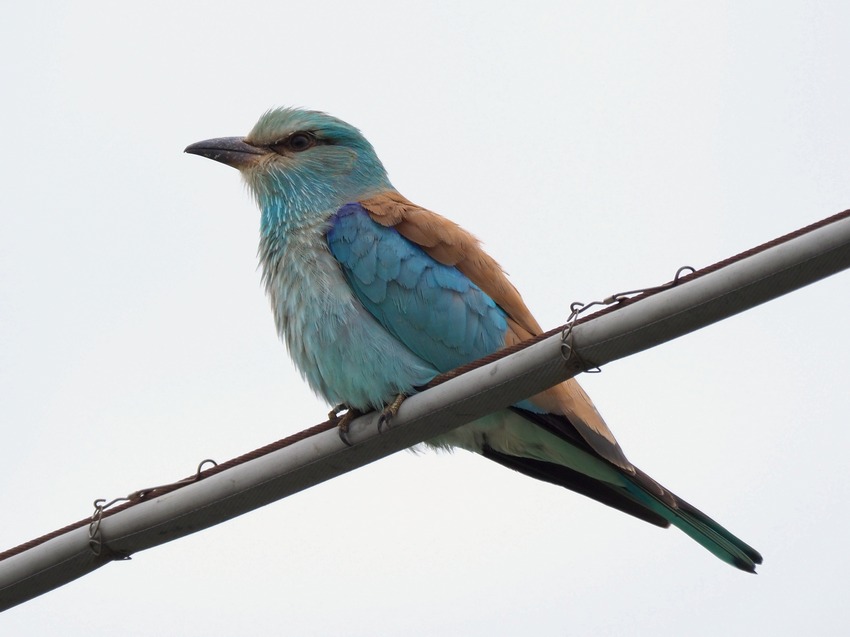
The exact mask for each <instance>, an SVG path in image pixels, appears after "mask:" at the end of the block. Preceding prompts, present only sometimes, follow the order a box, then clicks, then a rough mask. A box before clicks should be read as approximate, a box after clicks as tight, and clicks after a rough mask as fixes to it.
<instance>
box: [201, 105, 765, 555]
mask: <svg viewBox="0 0 850 637" xmlns="http://www.w3.org/2000/svg"><path fill="white" fill-rule="evenodd" d="M186 152H188V153H192V154H196V155H201V156H203V157H208V158H210V159H213V160H215V161H219V162H222V163H224V164H227V165H229V166H232V167H234V168H237V169H239V171H240V172H241V173H242V176H243V178H244V180H245V182H246V183H247V184H248V186H249V188H250V190H251V192H252V193H253V194H254V196H255V197H256V200H257V204H258V205H259V208H260V210H261V222H260V233H261V237H260V250H259V254H260V261H261V264H262V269H263V281H264V284H265V287H266V291H267V292H268V295H269V297H270V299H271V305H272V310H273V312H274V317H275V322H276V325H277V329H278V332H279V333H280V336H281V337H282V339H283V340H284V341H285V343H286V345H287V348H288V350H289V354H290V356H291V357H292V359H293V360H294V362H295V365H296V366H297V367H298V369H299V370H300V372H301V374H302V375H303V376H304V378H305V379H306V380H307V382H308V383H309V385H310V387H312V388H313V390H314V391H316V392H317V393H318V394H320V395H321V396H323V397H324V398H325V399H326V400H327V401H328V402H329V403H331V404H342V405H345V406H347V407H349V408H351V409H353V410H357V411H360V412H367V411H371V410H372V409H382V408H384V407H385V406H386V405H388V404H390V405H392V406H394V407H396V408H397V406H398V404H400V403H399V401H398V400H397V397H399V396H404V395H409V394H411V393H413V392H414V391H415V389H414V388H416V387H420V386H422V385H425V384H426V383H427V382H428V381H430V380H431V379H432V378H434V377H435V376H436V375H437V374H439V373H442V372H446V371H449V370H451V369H453V368H455V367H458V366H460V365H462V364H464V363H468V362H470V361H472V360H475V359H477V358H480V357H482V356H485V355H487V354H490V353H492V352H494V351H496V350H498V349H500V348H502V347H505V346H509V345H513V344H514V343H518V342H520V341H522V340H525V339H527V338H530V337H532V336H534V335H537V334H540V333H541V332H542V330H541V327H540V325H539V324H538V323H537V321H536V320H535V319H534V317H533V316H532V315H531V312H530V311H529V310H528V308H527V307H526V305H525V303H524V302H523V300H522V298H521V297H520V295H519V293H518V292H517V290H516V288H514V287H513V285H511V283H510V282H509V281H508V279H507V277H506V276H505V274H504V272H503V271H502V269H501V267H500V266H499V265H498V264H497V263H496V262H495V261H494V260H493V258H492V257H490V256H489V255H488V254H487V253H486V252H484V250H483V249H482V248H481V246H480V244H479V242H478V240H477V239H476V238H475V237H473V236H472V235H471V234H470V233H468V232H466V231H465V230H463V229H462V228H460V227H459V226H457V225H456V224H454V223H452V222H451V221H449V220H448V219H446V218H444V217H441V216H440V215H438V214H436V213H434V212H431V211H429V210H426V209H424V208H421V207H419V206H417V205H416V204H413V203H411V202H410V201H408V200H407V199H405V198H404V197H403V196H402V195H400V194H399V193H398V192H397V191H396V190H395V189H394V188H393V186H392V184H391V183H390V181H389V179H388V178H387V173H386V171H385V170H384V167H383V165H382V164H381V162H380V160H379V159H378V156H377V155H376V153H375V151H374V149H373V148H372V145H371V144H370V143H369V142H368V141H367V140H366V139H365V138H364V137H363V135H362V134H361V133H360V131H358V130H357V129H356V128H354V127H353V126H351V125H349V124H347V123H345V122H343V121H341V120H339V119H336V118H334V117H331V116H329V115H326V114H324V113H320V112H315V111H307V110H300V109H290V108H279V109H275V110H271V111H268V112H267V113H265V114H264V115H263V116H262V117H261V118H260V120H259V121H258V122H257V124H256V125H255V126H254V128H253V130H251V132H250V133H248V135H247V137H244V138H242V137H226V138H220V139H211V140H207V141H203V142H198V143H196V144H192V145H191V146H189V147H188V148H186ZM387 413H389V412H387ZM427 444H429V445H431V446H432V447H435V448H457V447H459V448H462V449H467V450H469V451H473V452H476V453H479V454H481V455H483V456H484V457H486V458H489V459H491V460H494V461H495V462H498V463H500V464H502V465H504V466H506V467H510V468H511V469H515V470H517V471H520V472H522V473H525V474H527V475H529V476H532V477H534V478H538V479H540V480H545V481H547V482H551V483H554V484H557V485H560V486H563V487H566V488H568V489H571V490H573V491H576V492H578V493H581V494H583V495H585V496H588V497H590V498H593V499H595V500H598V501H599V502H602V503H603V504H606V505H608V506H611V507H614V508H616V509H618V510H620V511H623V512H625V513H628V514H629V515H632V516H635V517H637V518H639V519H641V520H644V521H646V522H649V523H651V524H655V525H657V526H661V527H667V526H669V525H670V524H673V525H674V526H676V527H678V528H679V529H681V530H682V531H684V532H685V533H686V534H688V535H689V536H690V537H692V538H693V539H694V540H696V541H697V542H698V543H699V544H701V545H702V546H704V547H705V548H706V549H708V550H709V551H711V552H712V553H713V554H714V555H716V556H717V557H719V558H720V559H722V560H724V561H725V562H728V563H729V564H732V565H734V566H736V567H737V568H739V569H742V570H745V571H750V572H755V566H756V564H760V563H761V561H762V558H761V555H759V553H758V552H757V551H756V550H755V549H753V548H751V547H750V546H748V545H747V544H745V543H744V542H742V541H741V540H739V539H738V538H737V537H735V536H734V535H732V534H731V533H730V532H729V531H727V530H726V529H724V528H723V527H722V526H720V525H719V524H718V523H717V522H715V521H714V520H712V519H711V518H709V517H708V516H706V515H705V514H704V513H702V512H701V511H699V510H698V509H696V508H695V507H693V506H691V505H690V504H688V503H687V502H685V501H684V500H682V499H681V498H679V497H677V496H676V495H674V494H673V493H671V492H670V491H668V490H667V489H665V488H664V487H662V486H661V485H660V484H658V483H657V482H655V481H654V480H653V479H652V478H650V477H649V476H648V475H647V474H645V473H643V472H642V471H641V470H640V469H638V468H637V467H635V466H634V465H633V464H632V463H631V462H629V461H628V460H627V459H626V456H625V455H624V454H623V451H622V449H621V448H620V445H619V444H618V443H617V441H616V439H615V438H614V436H613V434H612V433H611V431H610V430H609V429H608V426H607V425H606V424H605V421H604V420H603V419H602V417H601V416H600V415H599V412H598V411H597V410H596V407H595V406H594V405H593V403H592V402H591V400H590V398H589V397H588V396H587V394H585V392H584V391H583V390H582V388H581V387H580V386H579V384H578V383H577V382H576V381H575V380H573V379H571V380H568V381H566V382H564V383H561V384H560V385H557V386H555V387H552V388H550V389H549V390H547V391H545V392H543V393H541V394H538V395H537V396H534V397H532V398H530V399H528V400H525V401H523V402H522V403H520V404H518V405H515V406H514V407H512V408H510V409H506V410H503V411H500V412H497V413H495V414H492V415H490V416H487V417H485V418H482V419H480V420H477V421H474V422H472V423H469V424H467V425H464V426H462V427H460V428H458V429H456V430H454V431H452V432H449V433H447V434H445V435H442V436H440V437H439V438H437V439H434V440H430V441H428V443H427Z"/></svg>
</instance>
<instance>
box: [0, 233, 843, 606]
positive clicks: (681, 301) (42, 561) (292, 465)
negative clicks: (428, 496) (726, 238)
mask: <svg viewBox="0 0 850 637" xmlns="http://www.w3.org/2000/svg"><path fill="white" fill-rule="evenodd" d="M848 267H850V218H847V217H845V218H843V219H839V220H837V221H835V222H833V223H830V224H829V225H826V226H823V227H821V228H818V229H816V230H813V231H811V232H808V233H806V234H804V235H802V236H800V237H797V238H794V239H791V240H789V241H788V242H786V243H783V244H780V245H778V246H775V247H772V248H769V249H767V250H765V251H764V252H761V253H758V254H755V255H753V256H750V257H747V258H746V259H743V260H741V261H737V262H734V263H732V264H730V265H728V266H726V267H724V268H722V269H719V270H717V271H715V272H711V273H709V274H706V275H704V276H701V277H698V278H694V279H693V280H690V281H687V282H685V283H683V284H681V285H678V286H676V287H674V288H671V289H669V290H666V291H663V292H660V293H658V294H655V295H653V296H650V297H647V298H645V299H642V300H640V301H638V302H635V303H632V304H630V305H627V306H625V307H622V308H621V309H618V310H617V311H614V312H610V313H607V314H604V315H602V316H599V317H596V318H594V319H592V320H589V321H587V322H585V323H582V324H579V325H577V326H576V327H575V328H574V330H573V341H572V345H573V349H574V352H575V353H576V354H577V355H578V358H572V359H571V360H570V362H567V361H566V360H565V359H564V357H563V356H562V352H561V339H560V336H553V337H551V338H549V339H546V340H544V341H541V342H539V343H537V344H535V345H533V346H531V347H529V348H527V349H524V350H522V351H520V352H517V353H515V354H513V355H511V356H508V357H506V358H503V359H501V360H498V361H496V362H494V363H491V364H489V365H486V366H484V367H481V368H478V369H476V370H473V371H471V372H469V373H467V374H464V375H462V376H460V377H458V378H455V379H453V380H450V381H448V382H446V383H444V384H442V385H440V386H438V387H435V388H433V389H430V390H428V391H426V392H423V393H421V394H418V395H416V396H412V397H411V398H409V399H408V400H407V401H405V403H404V404H403V405H402V407H401V410H400V412H399V414H398V416H397V417H396V418H395V419H394V420H393V426H392V427H391V428H390V429H389V430H385V431H384V432H383V433H379V432H378V431H377V427H376V423H377V416H376V415H375V414H370V415H367V416H363V417H361V418H359V419H357V420H356V421H355V422H354V423H352V426H351V434H350V439H351V441H352V442H353V443H354V446H352V447H347V446H346V445H345V444H343V443H342V441H341V440H340V438H339V436H338V435H337V433H336V432H335V431H326V432H324V433H320V434H318V435H315V436H312V437H310V438H308V439H305V440H303V441H301V442H297V443H295V444H293V445H291V446H289V447H285V448H283V449H280V450H278V451H274V452H271V453H269V454H267V455H265V456H262V457H260V458H257V459H255V460H251V461H248V462H245V463H243V464H241V465H238V466H236V467H233V468H231V469H228V470H226V471H223V472H221V473H219V474H216V475H213V476H210V477H208V478H206V479H204V480H202V481H199V482H195V483H192V484H189V485H187V486H185V487H182V488H180V489H178V490H176V491H173V492H171V493H168V494H166V495H163V496H160V497H156V498H153V499H151V500H149V501H144V502H141V503H139V504H137V505H135V506H132V507H130V508H128V509H126V510H124V511H121V512H119V513H116V514H115V515H112V516H110V517H107V518H104V519H103V521H102V523H101V526H100V529H101V532H102V536H103V542H104V545H105V547H106V548H107V550H106V551H105V553H104V554H103V555H102V556H95V555H94V553H93V552H92V551H91V549H90V548H89V542H88V540H89V538H88V529H87V528H81V529H75V530H73V531H70V532H68V533H65V534H63V535H61V536H59V537H56V538H54V539H51V540H48V541H46V542H44V543H42V544H39V545H37V546H35V547H33V548H30V549H28V550H26V551H23V552H21V553H18V554H16V555H12V556H10V557H8V558H6V559H4V560H2V561H0V611H2V610H5V609H7V608H10V607H12V606H15V605H16V604H20V603H22V602H24V601H26V600H28V599H31V598H33V597H36V596H38V595H41V594H43V593H45V592H47V591H49V590H51V589H53V588H56V587H58V586H61V585H63V584H66V583H68V582H70V581H72V580H74V579H76V578H78V577H80V576H82V575H84V574H86V573H88V572H90V571H92V570H94V569H96V568H98V567H100V566H102V565H103V564H105V563H106V562H108V561H110V560H112V559H115V558H116V556H122V555H130V554H132V553H135V552H137V551H141V550H144V549H146V548H150V547H153V546H156V545H158V544H162V543H164V542H169V541H171V540H174V539H177V538H179V537H182V536H184V535H188V534H190V533H194V532H196V531H199V530H201V529H204V528H207V527H209V526H213V525H215V524H219V523H220V522H224V521H226V520H228V519H231V518H233V517H236V516H238V515H241V514H243V513H247V512H248V511H251V510H253V509H256V508H258V507H261V506H264V505H266V504H269V503H271V502H274V501H275V500H279V499H281V498H284V497H286V496H288V495H291V494H293V493H296V492H298V491H301V490H302V489H307V488H309V487H311V486H313V485H315V484H318V483H320V482H323V481H325V480H328V479H330V478H333V477H335V476H338V475H341V474H343V473H346V472H348V471H351V470H352V469H356V468H357V467H360V466H363V465H365V464H368V463H370V462H372V461H374V460H377V459H379V458H382V457H384V456H387V455H389V454H392V453H395V452H396V451H399V450H401V449H405V448H407V447H410V446H411V445H414V444H416V443H419V442H421V441H423V440H427V439H429V438H432V437H434V436H436V435H438V434H441V433H444V432H446V431H449V430H451V429H453V428H455V427H457V426H459V425H462V424H464V423H466V422H469V421H471V420H474V419H475V418H478V417H480V416H483V415H485V414H487V413H490V412H492V411H495V410H497V409H500V408H503V407H505V406H507V405H510V404H512V403H514V402H517V401H519V400H521V399H523V398H525V397H527V396H530V395H533V394H535V393H537V392H539V391H542V390H543V389H545V388H547V387H549V386H551V385H553V384H555V383H557V382H560V381H562V380H564V379H566V378H569V377H571V376H573V375H575V374H576V373H578V372H580V371H581V366H580V365H579V364H578V362H577V361H578V360H579V359H581V360H583V361H584V362H586V363H587V365H586V366H585V368H591V367H594V366H601V365H603V364H605V363H609V362H611V361H614V360H617V359H619V358H623V357H625V356H629V355H631V354H634V353H636V352H639V351H642V350H644V349H648V348H650V347H653V346H655V345H658V344H660V343H663V342H666V341H669V340H672V339H674V338H676V337H679V336H682V335H684V334H687V333H689V332H691V331H694V330H697V329H700V328H701V327H705V326H706V325H709V324H711V323H714V322H716V321H719V320H721V319H723V318H726V317H729V316H732V315H734V314H737V313H739V312H742V311H744V310H747V309H749V308H752V307H754V306H756V305H759V304H761V303H764V302H765V301H768V300H770V299H773V298H776V297H778V296H781V295H783V294H785V293H787V292H790V291H792V290H795V289H798V288H800V287H803V286H805V285H808V284H810V283H812V282H814V281H817V280H819V279H821V278H824V277H826V276H829V275H831V274H835V273H837V272H839V271H841V270H844V269H846V268H848Z"/></svg>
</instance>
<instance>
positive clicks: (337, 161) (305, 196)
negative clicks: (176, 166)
mask: <svg viewBox="0 0 850 637" xmlns="http://www.w3.org/2000/svg"><path fill="white" fill-rule="evenodd" d="M186 152H187V153H192V154H194V155H201V156H202V157H208V158H209V159H213V160H215V161H219V162H221V163H223V164H227V165H228V166H232V167H234V168H237V169H238V170H239V171H240V172H241V173H242V176H243V177H244V179H245V182H246V183H247V184H248V186H249V188H250V189H251V191H252V192H253V194H254V196H255V197H256V199H257V203H258V204H259V206H260V209H261V210H262V211H263V220H262V227H263V231H264V232H274V231H275V230H277V229H283V228H281V226H288V225H290V224H298V223H301V222H302V221H303V222H307V223H312V222H315V221H317V220H318V219H317V218H318V217H321V216H323V215H328V216H329V215H330V214H332V213H333V212H335V211H336V210H337V209H338V208H339V207H340V206H342V205H344V204H345V203H348V202H351V201H358V200H360V199H364V198H366V197H369V196H371V195H374V194H377V193H378V192H381V191H385V190H388V189H391V188H392V186H391V185H390V182H389V180H388V179H387V173H386V171H385V170H384V167H383V165H382V164H381V161H380V160H379V159H378V156H377V155H376V154H375V150H374V149H373V148H372V145H371V144H370V143H369V142H368V141H367V140H366V138H365V137H363V135H362V134H361V133H360V131H358V130H357V129H356V128H354V127H353V126H351V125H350V124H346V123H345V122H343V121H341V120H339V119H336V118H335V117H331V116H330V115H326V114H325V113H320V112H317V111H306V110H301V109H294V108H278V109H274V110H271V111H268V112H267V113H265V114H264V115H263V116H262V117H261V118H260V120H259V121H258V122H257V123H256V125H255V126H254V128H253V129H252V130H251V132H250V133H248V135H247V136H246V137H222V138H218V139H209V140H206V141H203V142H198V143H196V144H192V145H191V146H188V147H187V148H186Z"/></svg>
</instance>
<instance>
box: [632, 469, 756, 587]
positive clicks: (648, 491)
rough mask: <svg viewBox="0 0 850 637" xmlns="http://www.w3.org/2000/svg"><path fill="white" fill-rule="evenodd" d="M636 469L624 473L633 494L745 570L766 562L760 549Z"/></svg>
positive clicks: (663, 516)
mask: <svg viewBox="0 0 850 637" xmlns="http://www.w3.org/2000/svg"><path fill="white" fill-rule="evenodd" d="M635 470H636V473H635V475H634V476H628V475H626V474H624V476H623V477H625V478H626V490H627V491H628V493H629V495H630V496H631V497H632V498H634V499H635V500H636V501H638V502H639V503H640V504H642V505H644V506H645V507H646V508H648V509H649V510H650V511H652V512H653V513H656V514H658V515H660V516H661V517H662V518H664V519H665V520H667V521H668V522H670V524H672V525H673V526H675V527H678V528H679V529H681V530H682V531H683V532H684V533H686V534H687V535H689V536H690V537H691V538H693V539H694V540H696V541H697V542H698V543H699V544H701V545H702V546H704V547H705V548H706V549H708V550H709V551H711V552H712V553H713V554H714V555H716V556H717V557H719V558H720V559H721V560H723V561H724V562H727V563H729V564H731V565H732V566H735V567H737V568H739V569H741V570H743V571H748V572H750V573H755V572H756V565H757V564H761V562H762V557H761V555H760V554H759V552H758V551H756V550H755V549H754V548H753V547H751V546H750V545H749V544H746V543H745V542H743V541H741V540H740V539H739V538H737V537H735V536H734V535H732V534H731V533H730V532H729V531H727V530H726V529H725V528H723V527H722V526H721V525H720V524H718V523H717V522H715V521H714V520H712V519H711V518H710V517H708V516H707V515H706V514H705V513H703V512H702V511H700V510H699V509H697V508H696V507H694V506H692V505H690V504H688V503H687V502H685V501H684V500H682V499H681V498H679V497H678V496H676V495H674V494H673V493H671V492H670V491H668V490H667V489H665V488H664V487H662V486H661V485H660V484H658V483H657V482H656V481H655V480H653V479H652V478H650V477H649V476H648V475H647V474H645V473H644V472H643V471H641V470H640V469H638V468H637V467H635Z"/></svg>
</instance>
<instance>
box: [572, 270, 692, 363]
mask: <svg viewBox="0 0 850 637" xmlns="http://www.w3.org/2000/svg"><path fill="white" fill-rule="evenodd" d="M687 270H690V272H688V274H693V273H694V272H696V270H695V269H694V268H692V267H691V266H689V265H683V266H682V267H681V268H679V269H678V270H676V274H675V276H674V277H673V280H672V281H670V282H668V283H664V284H663V285H656V286H654V287H651V288H642V289H639V290H629V291H627V292H617V293H616V294H612V295H611V296H608V297H606V298H604V299H602V300H601V301H591V302H590V303H587V304H584V303H582V302H581V301H573V302H572V303H570V315H569V317H568V318H567V322H566V324H565V325H564V329H563V330H562V331H561V356H562V357H563V359H564V361H566V362H570V361H571V360H575V361H576V362H578V364H579V366H580V367H581V369H582V371H584V372H585V373H587V374H598V373H600V372H601V371H602V370H601V369H599V367H591V368H590V369H587V364H586V363H585V362H584V361H583V360H582V359H581V357H580V356H579V355H578V352H576V351H575V348H574V347H573V328H574V327H575V324H576V321H577V320H578V317H579V316H580V315H581V314H584V313H585V312H586V311H587V310H589V309H590V308H592V307H596V306H597V305H600V306H609V305H613V304H614V303H621V302H622V301H627V300H629V299H631V298H633V297H635V296H637V295H639V294H647V293H649V292H659V291H661V290H666V289H668V288H672V287H675V286H676V285H678V284H679V280H680V279H681V277H682V275H683V273H684V272H686V271H687Z"/></svg>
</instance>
